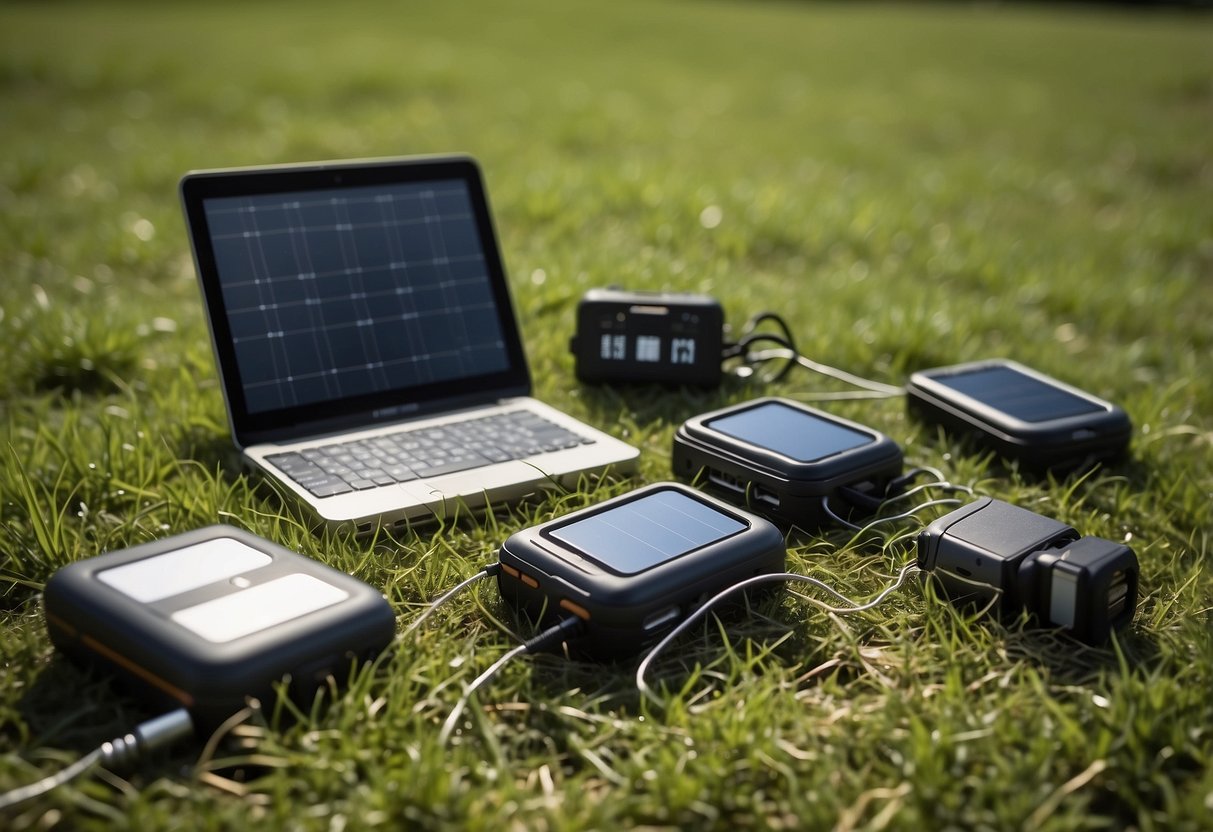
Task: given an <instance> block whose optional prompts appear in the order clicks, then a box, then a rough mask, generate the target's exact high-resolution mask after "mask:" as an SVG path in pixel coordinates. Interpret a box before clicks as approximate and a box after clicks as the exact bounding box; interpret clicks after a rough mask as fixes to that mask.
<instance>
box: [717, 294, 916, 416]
mask: <svg viewBox="0 0 1213 832" xmlns="http://www.w3.org/2000/svg"><path fill="white" fill-rule="evenodd" d="M764 323H771V324H774V326H775V327H776V328H777V329H778V330H779V331H778V332H775V333H772V332H758V331H757V330H758V327H759V326H761V325H762V324H764ZM761 343H767V344H774V345H775V346H776V349H769V350H761V351H758V352H755V351H753V350H752V349H751V348H752V347H753V346H754V345H756V344H761ZM731 358H737V359H740V360H741V362H742V364H743V365H745V366H746V367H747V368H752V367H754V366H755V365H758V364H762V363H764V362H766V361H773V360H776V359H782V360H783V361H784V362H786V363H785V364H784V366H783V367H781V368H780V370H779V372H777V373H775V374H774V375H772V376H769V377H767V378H765V379H764V380H765V381H767V382H776V381H781V380H782V379H783V378H784V377H785V376H786V375H787V374H788V372H789V371H791V369H792V367H793V366H796V365H799V366H801V367H804V368H805V369H806V370H809V371H811V372H814V373H817V374H819V375H823V376H827V377H829V378H833V379H836V380H837V381H841V382H843V383H845V384H850V385H851V386H852V387H858V388H860V389H861V390H863V391H865V392H864V393H855V392H849V393H821V394H818V395H815V396H813V399H814V400H817V401H829V400H844V399H877V398H880V399H883V398H892V397H894V396H901V395H904V394H905V388H904V387H897V386H894V385H892V384H885V383H883V382H880V381H873V380H871V379H866V378H862V377H861V376H857V375H855V374H853V373H848V372H847V371H846V370H840V369H838V368H837V367H831V366H829V365H828V364H822V363H820V362H818V361H814V360H812V359H811V358H808V357H807V356H805V355H803V354H802V353H801V352H800V350H799V349H797V347H796V339H795V338H794V337H793V335H792V329H791V327H789V326H788V324H787V321H785V320H784V319H783V318H782V317H781V316H780V315H778V314H777V313H775V312H760V313H758V314H757V315H755V316H754V317H752V318H750V320H748V321H746V323H745V326H743V327H742V329H741V337H739V338H738V339H737V341H736V342H735V343H728V344H725V346H724V349H723V351H722V359H723V360H725V361H727V360H729V359H731Z"/></svg>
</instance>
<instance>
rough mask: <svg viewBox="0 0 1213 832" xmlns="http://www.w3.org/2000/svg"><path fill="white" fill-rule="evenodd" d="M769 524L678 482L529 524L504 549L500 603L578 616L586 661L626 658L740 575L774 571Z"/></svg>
mask: <svg viewBox="0 0 1213 832" xmlns="http://www.w3.org/2000/svg"><path fill="white" fill-rule="evenodd" d="M786 554H787V552H786V549H785V547H784V542H783V536H782V535H781V534H780V533H779V530H778V529H777V528H775V526H773V525H771V524H770V523H768V522H767V521H766V520H763V519H762V518H760V517H755V516H753V515H751V514H749V513H747V512H744V511H740V510H738V509H736V508H733V507H731V506H728V505H725V504H724V503H722V502H720V501H719V500H715V499H713V498H712V497H709V496H707V495H705V494H702V493H700V492H698V491H695V490H693V489H691V488H688V487H687V486H684V485H678V484H676V483H658V484H656V485H651V486H647V487H644V488H640V489H638V490H636V491H632V492H630V493H628V494H624V495H622V496H620V497H616V498H614V499H612V500H608V501H606V502H604V503H602V504H600V505H597V506H592V507H590V508H587V509H582V510H581V511H576V512H573V513H572V514H569V515H567V516H565V517H561V518H558V519H556V520H552V521H550V522H547V523H543V524H541V525H538V526H533V527H531V528H529V529H525V530H523V531H521V532H518V533H517V534H514V535H512V536H511V537H510V538H509V539H508V540H506V541H505V543H504V544H502V546H501V551H500V561H501V571H500V572H499V573H498V575H497V584H498V587H499V589H500V590H501V594H502V597H503V598H504V599H505V600H506V601H507V602H508V603H510V604H513V605H514V606H517V607H520V608H522V609H523V610H525V611H526V612H527V613H528V614H529V615H531V616H533V617H535V618H537V619H546V618H552V617H557V616H569V615H572V616H576V617H577V618H580V619H581V620H582V621H583V622H584V625H583V626H584V633H585V636H584V638H582V639H581V640H579V641H578V642H577V645H576V646H577V647H578V648H581V649H583V650H584V652H585V653H586V654H588V655H589V656H590V657H592V658H597V659H603V660H612V659H621V658H626V657H628V656H630V655H633V654H635V653H637V652H639V651H640V650H641V649H643V648H644V647H645V646H646V645H648V644H650V643H652V642H654V641H656V639H657V638H658V637H659V636H661V635H662V634H663V633H665V632H666V631H668V630H669V629H670V628H671V627H673V626H674V625H675V624H677V623H678V622H679V621H681V620H682V618H683V617H685V616H686V615H687V614H688V613H689V612H691V611H692V610H694V609H695V608H696V607H697V606H698V605H699V604H701V603H702V602H703V601H705V600H706V599H707V598H709V597H711V596H712V595H714V594H715V593H717V592H719V591H720V590H722V589H725V588H727V587H729V586H731V585H733V584H735V583H737V582H738V581H741V580H744V579H745V578H750V577H753V576H754V575H759V574H763V573H770V572H781V571H783V567H784V559H785V557H786Z"/></svg>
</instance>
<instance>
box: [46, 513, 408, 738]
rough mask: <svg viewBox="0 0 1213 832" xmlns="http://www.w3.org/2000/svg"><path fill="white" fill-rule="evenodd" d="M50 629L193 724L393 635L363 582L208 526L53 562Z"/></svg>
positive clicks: (312, 675) (376, 648)
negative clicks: (184, 711) (184, 712)
mask: <svg viewBox="0 0 1213 832" xmlns="http://www.w3.org/2000/svg"><path fill="white" fill-rule="evenodd" d="M44 604H45V611H46V624H47V630H48V631H49V633H50V636H51V640H52V642H53V643H54V644H55V646H56V647H58V648H59V649H60V650H62V651H63V653H64V654H66V655H67V656H68V657H70V658H71V659H73V660H75V661H77V662H80V663H83V664H86V665H89V666H95V667H99V668H101V669H104V670H107V671H110V672H112V673H114V674H115V675H116V676H117V677H118V678H119V679H120V680H122V681H123V682H124V683H125V685H126V687H127V688H128V689H129V690H130V691H131V692H132V693H134V694H135V695H136V696H138V697H140V698H142V699H145V700H147V701H148V702H149V703H150V704H153V705H156V706H164V705H175V706H182V707H185V708H188V709H189V712H190V715H191V717H193V720H194V724H195V726H196V728H197V729H198V730H199V731H200V732H204V731H206V730H208V728H211V727H213V726H214V725H216V724H217V723H218V722H220V721H222V720H223V719H226V718H227V717H229V716H231V715H232V714H233V713H235V712H236V711H238V710H239V709H240V708H242V707H244V705H245V704H246V701H247V700H248V699H249V698H250V697H252V698H261V699H272V697H273V695H274V684H275V683H276V682H278V681H280V680H282V679H288V680H289V681H290V687H289V690H290V691H291V693H292V694H294V695H296V696H297V697H307V696H309V695H310V694H311V693H312V691H314V690H315V687H316V685H317V684H319V683H320V682H321V681H322V680H324V679H325V678H326V677H327V676H329V675H330V674H332V675H334V676H336V677H338V678H341V676H342V674H343V673H346V674H348V672H349V669H350V667H351V664H352V663H353V662H354V661H355V660H358V659H369V658H371V657H373V656H375V655H377V654H378V653H379V652H381V651H382V650H383V648H384V647H386V646H387V645H388V644H389V643H390V642H391V639H392V636H393V634H394V632H395V627H396V618H395V615H394V614H393V612H392V608H391V606H390V605H389V604H388V602H387V600H386V599H384V597H383V596H382V595H381V594H380V593H379V592H377V591H376V590H374V589H373V588H371V587H370V586H368V585H367V584H365V583H363V582H362V581H359V580H358V579H356V578H353V577H351V576H349V575H346V574H344V573H342V572H338V571H337V570H335V569H331V568H329V567H327V566H325V565H323V564H321V563H318V562H316V561H314V560H312V559H310V558H306V557H303V556H302V555H298V554H296V553H294V552H291V551H289V550H287V549H285V548H283V547H281V546H279V545H277V544H274V543H271V542H270V541H268V540H264V539H262V538H260V537H257V536H256V535H253V534H251V533H249V532H246V531H243V530H241V529H237V528H234V527H230V526H210V527H207V528H203V529H198V530H195V531H192V532H187V533H185V534H181V535H176V536H174V537H169V538H165V539H164V540H159V541H155V542H152V543H146V544H143V545H140V546H135V547H133V548H130V549H126V550H122V551H117V552H110V553H108V554H104V555H100V556H98V557H94V558H90V559H88V560H84V561H80V562H78V563H73V564H70V565H68V566H65V567H64V568H62V569H60V570H59V571H58V572H56V573H55V574H54V575H53V576H51V579H50V581H48V582H47V585H46V591H45V596H44Z"/></svg>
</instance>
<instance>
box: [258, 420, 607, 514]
mask: <svg viewBox="0 0 1213 832" xmlns="http://www.w3.org/2000/svg"><path fill="white" fill-rule="evenodd" d="M593 441H594V440H592V439H588V438H586V437H584V436H581V435H579V434H576V433H574V432H573V431H571V430H567V429H565V428H562V427H560V426H559V425H557V424H555V423H554V422H549V421H548V420H547V419H544V418H543V417H541V416H537V415H535V414H534V413H531V412H530V411H526V410H512V411H509V412H507V413H496V414H493V415H492V416H482V417H480V418H478V419H468V420H467V421H464V422H454V423H451V424H445V425H442V426H440V427H432V428H414V429H411V430H402V431H398V432H396V433H391V434H387V435H385V436H376V437H373V438H370V439H357V440H354V441H352V442H339V443H335V444H333V445H324V446H321V447H318V448H309V449H307V450H306V451H291V452H287V453H281V454H272V455H270V456H267V457H266V459H267V460H268V461H269V462H272V463H273V464H274V465H275V466H276V467H277V468H279V469H280V470H281V471H282V472H283V473H285V474H286V475H287V476H288V477H290V478H291V479H293V480H294V481H295V482H297V483H299V484H300V485H302V486H303V487H304V488H306V489H307V490H308V491H310V492H311V493H312V494H313V495H315V496H317V497H332V496H334V495H337V494H345V493H348V492H350V491H363V490H366V489H368V488H377V487H379V486H384V485H392V484H394V483H398V482H407V481H409V480H416V479H425V478H428V477H440V476H442V475H443V474H453V473H455V472H457V471H466V470H468V469H470V468H479V467H481V466H483V465H491V464H493V463H496V462H507V461H509V460H512V459H522V458H524V457H528V456H534V455H535V454H541V453H546V452H549V451H559V450H564V449H566V448H574V447H576V446H578V445H589V444H592V443H593Z"/></svg>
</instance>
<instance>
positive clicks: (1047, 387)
mask: <svg viewBox="0 0 1213 832" xmlns="http://www.w3.org/2000/svg"><path fill="white" fill-rule="evenodd" d="M935 381H936V382H937V383H939V384H942V385H943V386H944V387H948V388H951V389H952V390H955V391H956V392H958V393H963V394H964V395H966V396H969V397H971V398H974V399H976V400H977V401H979V402H982V403H983V404H987V405H989V406H990V407H993V408H996V409H998V410H1001V411H1002V412H1003V413H1006V414H1007V415H1009V416H1011V417H1013V418H1016V419H1020V420H1022V421H1024V422H1048V421H1051V420H1053V419H1064V418H1066V417H1067V416H1079V415H1081V414H1083V413H1095V412H1098V411H1100V410H1102V409H1103V408H1101V407H1099V406H1098V405H1096V404H1094V403H1092V402H1090V401H1088V400H1086V399H1084V398H1081V397H1079V396H1075V395H1074V394H1073V393H1070V392H1068V391H1066V390H1062V389H1059V388H1057V387H1054V386H1053V385H1051V384H1046V383H1045V382H1043V381H1040V380H1038V379H1035V378H1032V377H1031V376H1028V375H1024V374H1023V373H1021V372H1019V371H1017V370H1015V369H1014V368H1011V367H1001V366H995V367H986V368H982V369H977V370H973V371H971V372H965V373H957V374H955V375H940V376H936V377H935Z"/></svg>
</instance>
